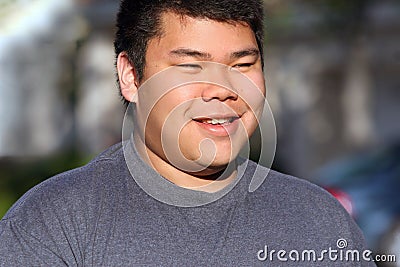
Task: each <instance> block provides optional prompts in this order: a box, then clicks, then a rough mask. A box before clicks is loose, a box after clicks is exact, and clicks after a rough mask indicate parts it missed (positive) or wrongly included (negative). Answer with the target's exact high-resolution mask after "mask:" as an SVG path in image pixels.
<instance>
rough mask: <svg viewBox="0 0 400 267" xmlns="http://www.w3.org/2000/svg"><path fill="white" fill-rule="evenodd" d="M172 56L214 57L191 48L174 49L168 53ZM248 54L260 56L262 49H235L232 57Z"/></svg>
mask: <svg viewBox="0 0 400 267" xmlns="http://www.w3.org/2000/svg"><path fill="white" fill-rule="evenodd" d="M168 54H169V55H170V56H173V57H193V58H196V59H200V60H210V59H212V56H211V54H209V53H206V52H201V51H198V50H194V49H190V48H178V49H175V50H172V51H170V52H169V53H168ZM246 56H256V57H259V56H260V51H259V50H258V49H257V48H248V49H243V50H240V51H235V52H232V53H231V54H230V59H231V60H234V59H239V58H242V57H246Z"/></svg>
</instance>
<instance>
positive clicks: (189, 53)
mask: <svg viewBox="0 0 400 267" xmlns="http://www.w3.org/2000/svg"><path fill="white" fill-rule="evenodd" d="M169 55H171V56H175V57H194V58H197V59H211V58H212V56H211V54H209V53H205V52H201V51H197V50H193V49H189V48H178V49H175V50H172V51H170V52H169Z"/></svg>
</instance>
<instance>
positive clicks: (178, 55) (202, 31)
mask: <svg viewBox="0 0 400 267" xmlns="http://www.w3.org/2000/svg"><path fill="white" fill-rule="evenodd" d="M162 29H163V34H162V36H161V37H156V38H154V39H151V40H150V41H149V43H148V46H147V51H146V65H145V69H144V76H143V78H142V79H141V80H140V81H139V80H138V77H137V75H136V72H135V69H134V67H133V66H132V65H131V64H130V63H129V61H128V59H127V55H126V54H125V53H124V52H123V53H121V54H120V55H119V57H118V61H117V68H118V75H119V81H120V86H121V91H122V94H123V96H124V97H125V98H126V99H127V100H128V101H133V102H135V103H136V107H137V114H136V115H137V120H138V122H137V123H138V124H139V128H141V127H144V126H143V125H144V124H145V125H146V126H145V127H146V128H145V134H144V136H143V133H142V134H140V133H135V143H136V146H137V147H138V150H139V152H140V153H147V155H148V159H149V161H150V162H149V164H150V165H151V166H152V167H153V168H154V169H155V170H156V171H157V172H158V173H160V174H161V175H162V176H163V177H165V178H166V179H168V180H170V181H171V182H173V183H175V184H176V185H178V186H182V187H185V188H199V187H201V186H204V185H207V184H209V183H211V181H213V179H214V177H216V176H218V174H219V173H221V172H222V171H223V170H224V169H225V168H226V166H227V164H228V163H229V162H231V161H232V160H233V159H234V158H235V157H236V156H237V155H236V154H237V153H236V152H232V149H231V148H232V144H231V141H232V140H239V141H238V142H240V143H244V141H242V139H243V140H244V139H245V138H246V139H247V138H248V137H249V136H251V134H252V133H253V132H254V130H255V128H256V127H257V120H256V117H255V115H254V114H253V112H252V111H251V109H250V108H249V106H248V105H247V104H246V102H245V101H244V100H243V99H242V98H241V97H240V96H239V95H238V94H236V93H235V92H234V91H231V90H228V89H226V88H223V87H221V86H217V85H213V84H207V83H196V84H190V85H185V86H181V87H178V88H176V89H174V90H171V91H169V92H168V93H167V94H166V95H164V96H163V97H162V98H161V99H160V100H159V101H158V102H157V103H155V105H154V103H153V104H151V105H154V108H153V109H152V111H151V113H150V115H149V117H148V118H147V116H146V114H142V113H141V110H145V108H143V107H144V106H146V105H149V104H150V103H148V102H146V101H147V100H146V99H145V98H144V97H142V96H141V94H140V93H138V94H136V93H137V92H138V88H140V86H141V85H142V84H143V82H145V81H146V80H148V79H149V78H150V77H152V76H153V75H155V74H157V73H159V72H160V71H162V70H165V69H166V68H169V67H171V66H179V67H178V68H183V69H184V70H185V69H186V68H190V69H191V68H196V64H195V63H196V62H203V61H211V62H215V63H220V64H224V65H227V66H230V67H233V68H235V69H237V70H239V71H240V72H242V73H243V74H244V75H246V76H247V77H248V78H249V79H251V80H252V81H253V82H254V84H255V85H256V86H257V87H258V88H259V89H260V90H261V93H262V95H265V87H264V75H263V71H262V65H261V57H260V54H259V50H258V46H257V42H256V39H255V36H254V33H253V31H252V30H251V28H250V27H249V26H247V25H246V24H242V23H235V24H231V23H221V22H216V21H212V20H208V19H195V18H191V17H182V16H179V15H176V14H174V13H170V12H168V13H164V14H163V15H162ZM189 63H190V65H185V64H189ZM139 92H140V90H139ZM193 99H196V101H198V102H196V103H195V104H194V105H203V106H204V109H207V105H209V104H210V103H213V104H217V105H220V106H221V107H225V108H221V110H224V114H225V115H226V114H228V113H229V112H228V111H227V110H229V111H231V112H230V113H229V114H231V113H232V114H231V115H236V116H238V118H236V119H235V122H232V124H229V126H228V127H227V128H229V127H231V129H232V131H236V132H237V133H236V135H241V136H240V137H235V138H236V139H233V138H232V137H231V138H230V137H229V136H228V135H226V134H224V131H223V130H221V129H222V128H221V127H219V128H218V126H215V127H214V126H212V125H209V124H201V123H199V122H198V121H195V120H194V118H190V119H189V120H188V122H187V123H186V124H184V125H182V126H181V127H182V129H181V132H180V135H179V148H180V150H181V152H182V154H183V155H184V156H185V158H186V159H188V160H192V161H196V160H198V159H199V157H200V155H201V152H200V150H199V149H198V147H199V144H200V142H201V141H202V140H204V139H205V138H209V139H211V140H212V141H213V142H214V144H215V146H216V155H215V158H214V160H213V161H212V163H211V165H210V166H208V164H205V163H204V164H205V166H204V167H205V169H204V170H202V171H200V172H195V173H193V172H187V171H183V170H181V169H180V168H177V167H175V166H174V165H173V164H171V163H170V162H169V161H168V159H167V158H166V156H165V153H164V151H163V149H162V144H161V130H162V127H163V125H164V123H165V121H166V118H167V117H168V115H169V114H170V113H171V112H172V111H173V110H174V108H176V107H178V106H179V105H180V104H182V103H185V102H187V101H190V100H193ZM226 107H228V109H227V108H226ZM190 109H191V106H189V107H188V108H187V109H186V110H185V112H183V113H185V114H182V116H186V117H187V116H189V115H188V114H191V113H190V112H191V111H190ZM178 115H179V114H178ZM146 118H147V120H146ZM192 119H193V120H192ZM235 123H236V124H238V125H241V126H244V128H243V127H240V126H239V127H238V129H239V130H235V129H236V128H235V127H233V126H232V125H234V124H235ZM240 129H243V130H242V131H241V130H240ZM214 130H215V131H214ZM143 139H144V140H145V141H144V140H143ZM239 145H242V144H239ZM232 154H234V155H232ZM198 164H199V165H201V164H202V162H201V161H200V162H198ZM234 175H235V171H234V170H233V171H232V172H231V173H230V176H229V177H228V178H227V179H223V180H221V181H216V182H214V183H213V184H214V187H213V188H214V189H213V190H219V189H221V188H223V187H224V186H226V185H227V184H228V183H229V182H230V181H231V179H232V178H233V177H234ZM199 190H201V188H199ZM207 191H208V190H207Z"/></svg>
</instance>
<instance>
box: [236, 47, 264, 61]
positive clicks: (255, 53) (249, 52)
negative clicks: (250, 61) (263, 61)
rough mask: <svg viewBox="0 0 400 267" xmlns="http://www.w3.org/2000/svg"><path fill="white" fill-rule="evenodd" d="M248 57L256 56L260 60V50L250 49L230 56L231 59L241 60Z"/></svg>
mask: <svg viewBox="0 0 400 267" xmlns="http://www.w3.org/2000/svg"><path fill="white" fill-rule="evenodd" d="M246 56H256V57H257V58H258V57H259V56H260V50H258V49H257V48H249V49H244V50H240V51H236V52H233V53H232V54H231V55H230V57H231V59H239V58H242V57H246Z"/></svg>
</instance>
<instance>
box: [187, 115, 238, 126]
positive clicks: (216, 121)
mask: <svg viewBox="0 0 400 267" xmlns="http://www.w3.org/2000/svg"><path fill="white" fill-rule="evenodd" d="M239 118H240V117H239V116H231V117H223V118H195V119H193V120H194V121H196V122H200V123H204V124H210V125H228V124H230V123H232V122H234V121H235V120H238V119H239Z"/></svg>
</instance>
